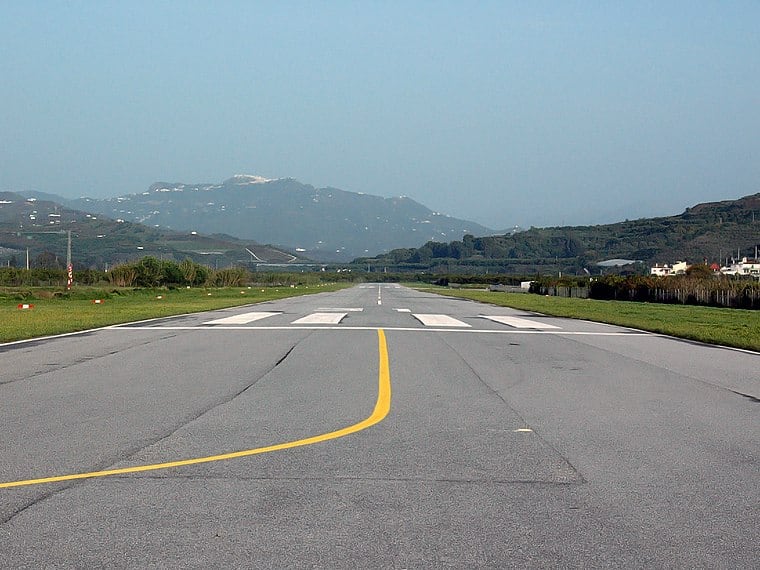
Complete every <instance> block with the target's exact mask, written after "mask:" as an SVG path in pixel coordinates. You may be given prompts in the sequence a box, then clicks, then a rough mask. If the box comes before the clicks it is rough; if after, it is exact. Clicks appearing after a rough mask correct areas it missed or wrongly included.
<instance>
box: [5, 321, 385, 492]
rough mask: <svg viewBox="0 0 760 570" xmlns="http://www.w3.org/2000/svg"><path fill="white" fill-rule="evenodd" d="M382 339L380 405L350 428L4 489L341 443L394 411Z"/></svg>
mask: <svg viewBox="0 0 760 570" xmlns="http://www.w3.org/2000/svg"><path fill="white" fill-rule="evenodd" d="M377 336H378V353H379V366H378V377H379V379H378V391H377V402H376V403H375V409H374V410H373V411H372V414H371V415H370V416H369V417H368V418H367V419H365V420H362V421H360V422H359V423H356V424H353V425H350V426H348V427H345V428H342V429H339V430H336V431H331V432H328V433H323V434H320V435H315V436H312V437H307V438H305V439H298V440H295V441H288V442H285V443H278V444H276V445H269V446H267V447H257V448H255V449H246V450H243V451H234V452H231V453H222V454H220V455H209V456H206V457H195V458H192V459H182V460H179V461H167V462H166V463H153V464H150V465H137V466H134V467H123V468H121V469H106V470H103V471H90V472H88V473H73V474H70V475H56V476H53V477H41V478H39V479H25V480H21V481H9V482H7V483H0V489H8V488H10V487H24V486H28V485H40V484H42V483H58V482H61V481H73V480H75V479H92V478H95V477H108V476H111V475H125V474H128V473H141V472H144V471H157V470H159V469H169V468H172V467H184V466H186V465H197V464H199V463H211V462H214V461H226V460H228V459H237V458H240V457H249V456H251V455H259V454H261V453H269V452H271V451H282V450H284V449H292V448H294V447H303V446H305V445H312V444H314V443H321V442H323V441H329V440H331V439H337V438H339V437H344V436H347V435H350V434H352V433H356V432H359V431H362V430H365V429H367V428H368V427H371V426H373V425H375V424H377V423H380V422H381V421H382V420H383V419H385V417H386V416H387V415H388V412H389V411H390V409H391V375H390V366H389V363H388V345H387V343H386V340H385V332H384V331H383V330H382V329H377Z"/></svg>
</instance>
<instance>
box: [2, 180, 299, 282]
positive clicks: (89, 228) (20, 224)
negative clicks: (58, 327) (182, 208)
mask: <svg viewBox="0 0 760 570" xmlns="http://www.w3.org/2000/svg"><path fill="white" fill-rule="evenodd" d="M32 194H35V195H34V196H30V195H27V196H22V195H21V194H16V193H12V192H4V193H0V262H1V263H2V264H3V265H5V264H6V263H10V264H12V265H16V266H18V267H24V266H25V265H26V255H27V250H28V251H29V257H30V262H31V264H32V265H33V266H40V265H44V266H46V267H64V266H65V262H66V250H67V235H66V234H67V233H68V232H69V231H70V232H71V234H72V250H73V252H72V260H73V262H74V267H75V268H77V269H87V268H93V269H104V268H106V267H109V266H113V265H114V264H116V263H121V262H125V261H131V260H134V259H137V258H140V257H143V256H146V255H152V256H155V257H157V258H163V259H173V260H175V261H181V260H183V259H185V258H188V257H189V258H191V259H193V260H194V261H196V262H198V263H203V264H205V265H208V266H211V267H215V266H217V267H227V266H230V265H235V264H240V263H245V262H256V263H258V262H266V263H282V264H293V263H299V262H303V261H308V260H306V259H304V258H302V256H298V255H294V254H291V253H289V252H287V251H282V250H281V249H278V248H274V247H271V246H267V245H261V244H258V243H256V242H254V241H252V240H239V239H236V238H233V237H230V236H226V235H212V236H207V235H202V234H200V233H197V232H177V231H172V230H166V229H160V228H151V227H147V226H145V225H143V224H137V223H133V222H129V221H125V220H124V221H116V220H112V219H110V218H107V217H106V216H100V215H97V214H93V213H88V212H83V211H81V210H76V209H72V208H69V207H66V206H63V205H61V204H60V201H63V200H62V199H61V198H59V197H57V196H53V195H51V194H42V193H32Z"/></svg>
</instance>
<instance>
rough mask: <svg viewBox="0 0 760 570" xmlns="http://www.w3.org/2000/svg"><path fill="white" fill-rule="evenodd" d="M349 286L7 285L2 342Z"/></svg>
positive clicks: (1, 307)
mask: <svg viewBox="0 0 760 570" xmlns="http://www.w3.org/2000/svg"><path fill="white" fill-rule="evenodd" d="M348 286H349V285H346V284H329V285H325V284H323V285H309V286H305V285H301V286H297V287H265V288H261V287H253V288H248V287H230V288H219V289H216V288H211V289H203V288H197V289H142V290H140V289H134V290H133V289H123V290H118V289H108V290H104V289H97V288H87V287H77V288H75V289H74V290H72V291H71V292H70V293H65V292H63V291H57V292H56V291H51V290H49V289H47V290H46V289H30V288H23V289H2V290H0V342H11V341H14V340H23V339H29V338H37V337H41V336H49V335H54V334H62V333H67V332H75V331H82V330H88V329H93V328H98V327H104V326H108V325H115V324H120V323H128V322H134V321H141V320H145V319H151V318H156V317H168V316H172V315H181V314H186V313H196V312H200V311H210V310H214V309H222V308H225V307H234V306H238V305H245V304H249V303H260V302H263V301H272V300H276V299H284V298H286V297H294V296H298V295H307V294H311V293H321V292H327V291H337V290H339V289H343V288H345V287H348ZM159 296H160V298H159ZM95 299H101V300H102V301H103V303H102V304H96V303H93V301H94V300H95ZM23 303H27V304H29V303H31V304H33V305H34V307H33V308H32V309H30V310H19V309H18V305H19V304H23Z"/></svg>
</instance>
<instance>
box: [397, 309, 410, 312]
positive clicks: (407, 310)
mask: <svg viewBox="0 0 760 570" xmlns="http://www.w3.org/2000/svg"><path fill="white" fill-rule="evenodd" d="M396 312H399V313H411V312H412V310H411V309H396Z"/></svg>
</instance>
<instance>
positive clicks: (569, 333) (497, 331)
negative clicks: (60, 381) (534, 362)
mask: <svg viewBox="0 0 760 570" xmlns="http://www.w3.org/2000/svg"><path fill="white" fill-rule="evenodd" d="M380 328H381V329H383V330H384V331H396V332H423V333H430V332H443V333H468V334H497V335H498V334H505V335H548V336H641V337H647V336H648V337H652V338H655V337H662V338H671V339H675V340H679V339H677V338H675V337H669V336H668V335H663V334H658V333H650V332H643V331H642V332H639V331H631V332H593V331H565V330H557V331H542V330H530V329H473V328H469V329H452V328H442V329H438V328H429V327H347V326H326V327H315V326H311V327H308V326H293V325H290V326H279V325H274V326H271V327H266V326H252V327H243V326H215V327H204V326H195V327H192V326H176V327H172V326H137V327H136V326H129V325H128V324H125V325H111V326H109V327H104V328H103V329H100V330H118V331H156V332H158V331H164V330H168V331H317V330H321V331H325V330H328V331H377V330H378V329H380ZM71 334H80V333H71ZM19 342H21V341H19ZM706 346H713V345H706ZM715 348H726V349H729V350H737V351H740V352H748V353H749V354H756V353H754V352H751V351H742V349H732V348H731V347H726V346H715Z"/></svg>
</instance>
